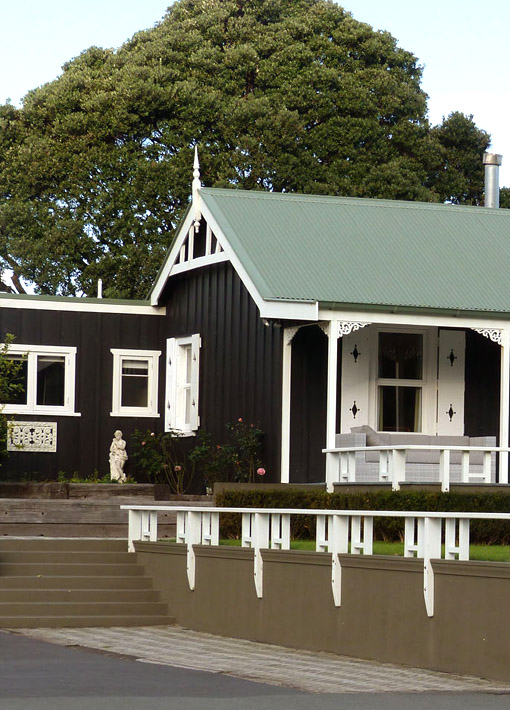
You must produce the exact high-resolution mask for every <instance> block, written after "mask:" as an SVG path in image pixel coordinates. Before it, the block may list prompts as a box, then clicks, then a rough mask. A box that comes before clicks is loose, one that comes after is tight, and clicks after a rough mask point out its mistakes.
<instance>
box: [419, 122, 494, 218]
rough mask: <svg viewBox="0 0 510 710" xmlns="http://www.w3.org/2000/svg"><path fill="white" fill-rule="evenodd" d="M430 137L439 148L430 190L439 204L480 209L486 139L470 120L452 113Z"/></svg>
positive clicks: (482, 195)
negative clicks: (435, 141) (439, 154)
mask: <svg viewBox="0 0 510 710" xmlns="http://www.w3.org/2000/svg"><path fill="white" fill-rule="evenodd" d="M432 134H433V135H434V137H435V138H437V140H438V141H439V144H440V146H441V161H440V169H439V170H438V172H437V174H436V175H435V176H434V180H433V182H434V187H435V189H436V191H437V192H438V194H439V199H440V201H441V202H451V203H453V204H466V205H483V203H484V166H483V160H482V158H483V154H484V153H485V151H486V150H487V149H488V147H489V145H490V136H489V134H488V133H486V132H485V131H483V130H481V129H479V128H477V127H476V124H475V122H474V121H473V116H471V115H470V116H465V115H464V114H463V113H459V112H453V113H451V114H450V115H449V116H448V118H446V119H444V120H443V123H442V124H441V125H440V126H436V127H435V128H433V129H432Z"/></svg>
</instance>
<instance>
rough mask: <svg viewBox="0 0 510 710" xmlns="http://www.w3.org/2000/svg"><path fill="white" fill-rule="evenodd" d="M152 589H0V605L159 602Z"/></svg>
mask: <svg viewBox="0 0 510 710" xmlns="http://www.w3.org/2000/svg"><path fill="white" fill-rule="evenodd" d="M159 601H160V599H159V593H158V592H156V591H155V590H153V589H0V605H1V604H15V603H20V604H21V603H23V604H27V603H39V604H41V603H49V604H62V603H65V602H72V603H73V604H81V603H83V602H90V603H92V602H94V603H97V602H108V603H111V604H117V603H125V602H159Z"/></svg>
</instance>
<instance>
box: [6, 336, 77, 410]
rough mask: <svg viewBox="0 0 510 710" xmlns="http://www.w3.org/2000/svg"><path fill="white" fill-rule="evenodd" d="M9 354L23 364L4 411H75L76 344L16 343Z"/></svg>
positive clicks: (10, 348)
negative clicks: (70, 346) (67, 346)
mask: <svg viewBox="0 0 510 710" xmlns="http://www.w3.org/2000/svg"><path fill="white" fill-rule="evenodd" d="M8 357H9V358H11V359H13V360H18V361H20V363H21V367H20V370H19V372H18V374H17V377H16V383H15V384H16V385H18V387H17V388H16V392H15V393H14V394H12V395H11V396H10V398H9V400H8V401H7V402H5V403H4V405H5V406H4V410H3V411H4V412H6V413H7V414H22V413H30V412H33V413H34V414H36V413H39V414H44V413H48V414H59V413H60V414H75V411H74V402H75V363H76V348H63V347H57V346H55V347H53V346H43V345H41V346H35V345H19V344H16V345H15V346H10V347H9V351H8Z"/></svg>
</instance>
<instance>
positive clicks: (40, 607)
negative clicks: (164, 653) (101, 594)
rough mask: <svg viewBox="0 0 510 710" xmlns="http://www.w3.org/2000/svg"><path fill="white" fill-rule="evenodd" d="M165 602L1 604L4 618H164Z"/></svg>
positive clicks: (0, 612)
mask: <svg viewBox="0 0 510 710" xmlns="http://www.w3.org/2000/svg"><path fill="white" fill-rule="evenodd" d="M166 611H167V609H166V604H163V602H118V603H117V602H96V603H94V602H92V603H87V602H79V603H76V604H73V603H70V602H59V603H56V604H51V603H45V602H42V603H37V602H31V603H25V604H23V603H22V604H19V603H12V604H0V617H2V616H26V617H27V618H28V617H31V616H39V617H40V616H119V615H120V616H142V615H149V616H164V615H165V614H166Z"/></svg>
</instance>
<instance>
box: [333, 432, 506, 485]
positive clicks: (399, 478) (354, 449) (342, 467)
mask: <svg viewBox="0 0 510 710" xmlns="http://www.w3.org/2000/svg"><path fill="white" fill-rule="evenodd" d="M415 451H422V452H427V453H429V452H436V453H438V454H439V462H438V463H423V464H419V465H421V466H423V467H427V468H429V469H430V471H434V472H435V475H436V476H437V480H438V481H439V482H440V483H441V490H442V491H444V492H448V491H449V490H450V482H451V481H452V467H453V466H456V467H458V466H459V465H460V481H461V482H462V483H472V482H481V483H491V473H492V463H493V455H494V454H497V453H499V454H508V452H510V448H508V447H503V446H438V445H427V446H424V445H422V446H420V445H419V444H398V445H393V446H391V445H387V446H342V447H338V448H334V449H323V450H322V452H323V453H324V454H326V456H327V457H328V458H329V459H330V463H329V465H328V466H327V467H326V470H327V471H328V480H327V481H326V484H327V488H328V490H329V491H332V490H333V484H334V483H336V482H340V483H355V482H356V469H357V467H358V466H359V464H360V463H362V465H365V466H366V465H367V463H365V458H366V455H367V454H370V453H376V454H379V461H378V469H377V477H376V480H377V481H378V482H381V483H384V482H391V487H392V489H393V490H394V491H398V490H400V484H401V483H403V482H404V481H405V480H406V465H408V459H409V456H408V454H409V453H411V452H415ZM452 454H460V464H457V463H453V462H452ZM473 454H475V455H476V454H479V455H481V458H482V463H481V464H480V463H474V462H473V458H475V457H474V456H473V457H472V455H473ZM360 458H361V462H360ZM413 482H416V481H413ZM504 482H505V483H506V481H504Z"/></svg>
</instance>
